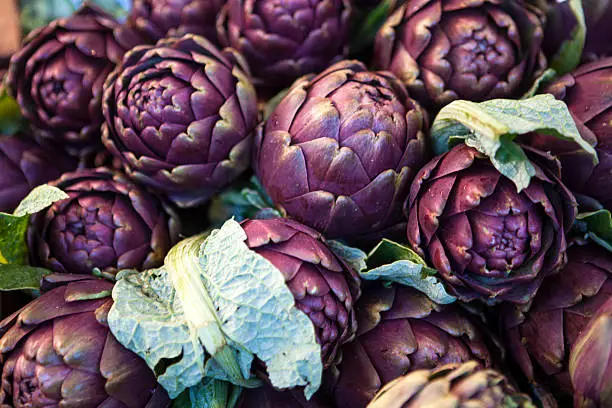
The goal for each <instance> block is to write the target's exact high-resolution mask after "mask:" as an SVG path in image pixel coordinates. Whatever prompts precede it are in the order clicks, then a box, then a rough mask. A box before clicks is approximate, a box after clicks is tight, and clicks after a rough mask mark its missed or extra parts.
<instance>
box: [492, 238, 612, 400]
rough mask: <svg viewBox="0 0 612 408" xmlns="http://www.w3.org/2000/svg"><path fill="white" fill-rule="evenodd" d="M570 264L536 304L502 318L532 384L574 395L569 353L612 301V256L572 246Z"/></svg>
mask: <svg viewBox="0 0 612 408" xmlns="http://www.w3.org/2000/svg"><path fill="white" fill-rule="evenodd" d="M567 256H568V263H567V265H566V266H565V268H564V269H563V270H562V271H561V272H559V273H558V274H556V275H554V276H551V277H549V278H546V279H545V280H544V282H543V283H542V286H541V288H540V289H539V290H538V293H537V294H536V296H535V298H534V299H533V301H532V303H531V304H530V305H528V306H526V307H521V308H519V307H508V308H507V309H506V310H504V313H503V317H504V318H503V322H504V323H503V327H504V329H503V335H502V336H503V338H504V339H506V343H507V345H508V349H509V351H510V352H511V353H512V355H513V357H514V360H515V361H516V362H517V363H518V365H519V366H520V367H521V369H522V371H523V373H524V374H525V375H526V377H527V379H528V380H529V381H530V382H532V383H536V382H539V383H542V382H543V383H545V384H546V385H547V386H549V387H550V388H551V389H552V390H554V391H555V392H556V393H557V395H571V394H572V393H573V388H572V385H571V382H570V377H569V372H568V369H569V360H568V358H569V352H570V350H571V348H572V346H573V345H574V344H575V343H576V338H577V337H578V336H579V335H580V333H582V332H583V330H584V328H585V326H586V325H587V323H588V322H589V321H590V319H591V317H592V316H593V314H594V313H595V311H596V310H597V309H598V308H599V307H600V306H601V305H602V304H603V303H604V302H606V301H607V300H608V299H610V298H611V297H612V255H611V254H610V253H608V252H607V251H606V250H604V249H602V248H600V247H598V246H596V245H594V244H590V245H587V246H573V247H571V248H570V249H569V250H568V252H567Z"/></svg>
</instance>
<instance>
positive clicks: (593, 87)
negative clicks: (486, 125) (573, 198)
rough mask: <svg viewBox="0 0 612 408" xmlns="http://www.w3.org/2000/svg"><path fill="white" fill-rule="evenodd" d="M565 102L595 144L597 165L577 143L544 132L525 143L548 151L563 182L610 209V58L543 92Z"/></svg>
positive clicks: (611, 148) (557, 81) (589, 65)
mask: <svg viewBox="0 0 612 408" xmlns="http://www.w3.org/2000/svg"><path fill="white" fill-rule="evenodd" d="M543 92H544V93H550V94H553V95H554V96H555V97H556V98H557V99H560V100H562V101H564V102H565V103H566V104H567V106H568V108H569V110H570V113H571V114H572V117H573V119H574V121H575V122H576V125H577V127H578V130H579V132H580V135H581V136H582V138H583V139H585V140H586V141H587V142H589V143H590V144H592V145H593V146H595V150H596V151H597V155H598V156H599V164H598V165H595V164H594V163H593V159H592V158H591V157H590V156H588V154H587V153H586V152H585V151H584V150H582V149H581V148H580V147H579V146H578V145H577V144H574V143H573V142H570V141H564V140H561V139H558V138H555V137H552V136H547V135H540V134H538V135H533V136H532V137H531V138H530V139H529V141H528V143H529V144H530V145H532V146H534V147H535V148H537V149H540V150H545V151H551V152H552V153H553V154H555V155H556V156H557V157H558V158H559V160H560V161H561V165H562V166H561V168H562V169H565V170H567V169H569V171H563V172H562V178H563V182H564V183H565V184H566V185H567V187H568V188H569V189H571V190H572V191H573V192H575V193H577V194H580V195H585V196H588V197H590V198H593V199H595V200H598V201H599V203H600V204H602V205H603V206H604V207H605V208H608V209H610V210H612V178H611V177H610V172H611V171H612V128H611V127H610V121H612V100H609V98H606V97H602V95H608V94H609V93H610V92H612V58H606V59H602V60H600V61H597V62H593V63H590V64H587V65H582V66H581V67H579V68H578V69H577V70H576V71H574V72H573V73H570V74H567V75H565V76H563V77H561V78H559V79H557V80H556V81H555V82H554V83H552V84H550V85H549V86H548V87H547V88H546V89H544V91H543Z"/></svg>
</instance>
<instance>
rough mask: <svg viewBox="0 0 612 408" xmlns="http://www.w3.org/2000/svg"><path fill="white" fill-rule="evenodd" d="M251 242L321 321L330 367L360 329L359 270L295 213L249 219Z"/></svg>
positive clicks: (318, 331) (311, 315) (300, 306)
mask: <svg viewBox="0 0 612 408" xmlns="http://www.w3.org/2000/svg"><path fill="white" fill-rule="evenodd" d="M241 225H242V229H243V230H244V232H245V233H246V235H247V240H246V244H247V246H248V247H249V248H250V249H251V250H253V251H255V252H256V253H258V254H259V255H261V256H263V257H264V258H266V259H267V260H268V261H270V262H271V263H272V264H273V265H274V266H275V267H276V268H277V269H278V270H279V271H280V272H281V273H282V274H283V276H284V277H285V281H286V283H287V286H288V287H289V290H290V291H291V293H292V294H293V296H294V298H295V305H296V307H297V308H298V309H299V310H301V311H302V312H304V313H305V314H306V315H308V317H309V318H310V320H311V321H312V323H313V324H314V326H315V333H316V335H317V341H318V342H319V344H320V345H321V355H322V359H323V364H324V366H325V367H328V366H330V365H331V364H332V363H334V362H335V360H336V358H337V356H338V354H339V350H338V349H339V348H340V346H341V345H342V344H344V343H346V342H348V341H350V340H352V339H353V338H354V335H355V330H356V329H357V327H356V319H355V314H354V310H353V307H354V303H355V301H356V300H357V299H358V298H359V295H360V289H359V277H358V275H357V273H356V272H355V271H354V270H353V269H352V268H350V267H349V266H348V265H346V264H345V263H344V261H343V260H342V259H341V258H339V257H337V256H336V255H334V253H333V252H332V251H331V250H330V249H329V248H328V246H327V245H326V242H325V240H324V238H323V237H322V236H321V234H319V233H318V232H316V231H314V230H312V229H310V228H308V227H306V226H304V225H302V224H300V223H298V222H296V221H293V220H290V219H286V218H276V219H268V220H246V221H244V222H243V223H242V224H241Z"/></svg>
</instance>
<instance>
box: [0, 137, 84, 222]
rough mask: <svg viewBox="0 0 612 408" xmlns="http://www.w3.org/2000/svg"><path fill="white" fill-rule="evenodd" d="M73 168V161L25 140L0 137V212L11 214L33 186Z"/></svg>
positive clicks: (58, 152) (74, 162)
mask: <svg viewBox="0 0 612 408" xmlns="http://www.w3.org/2000/svg"><path fill="white" fill-rule="evenodd" d="M76 167H77V162H76V160H74V159H72V158H70V157H69V156H67V155H66V154H64V153H62V152H60V151H56V150H52V149H50V148H49V147H47V148H44V149H43V148H42V147H40V146H39V145H38V144H37V143H36V142H34V141H33V140H31V139H30V138H28V137H25V136H19V137H13V136H0V211H2V212H13V210H14V209H15V208H16V207H17V205H18V204H19V202H20V201H21V200H22V199H23V198H25V196H26V195H27V194H28V193H29V192H30V190H32V189H33V188H34V187H36V186H38V185H40V184H44V183H46V182H48V181H51V180H54V179H56V178H58V177H59V176H61V175H62V173H64V172H66V171H71V170H74V169H75V168H76Z"/></svg>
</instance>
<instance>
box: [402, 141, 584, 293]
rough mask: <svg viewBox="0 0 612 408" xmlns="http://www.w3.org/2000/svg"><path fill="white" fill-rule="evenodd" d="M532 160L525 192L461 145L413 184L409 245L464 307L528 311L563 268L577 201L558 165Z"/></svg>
mask: <svg viewBox="0 0 612 408" xmlns="http://www.w3.org/2000/svg"><path fill="white" fill-rule="evenodd" d="M527 153H528V157H530V159H531V164H532V165H533V167H534V170H535V175H534V176H533V178H532V179H531V182H530V184H529V186H528V187H527V188H526V189H524V190H522V191H521V192H517V189H516V186H515V185H514V184H513V182H512V181H511V180H510V179H508V178H506V177H505V176H503V175H501V174H500V173H499V172H498V171H497V170H496V169H495V168H494V167H493V164H492V163H491V162H490V161H489V160H488V158H487V157H486V156H484V155H482V154H480V153H479V152H478V151H476V150H475V149H473V148H471V147H468V146H466V145H464V144H461V145H458V146H456V147H454V148H453V149H452V150H450V151H449V152H447V153H445V154H443V155H441V156H438V157H436V158H435V159H433V160H432V161H431V162H429V163H428V164H427V165H425V167H423V168H422V169H421V171H420V172H419V174H418V175H417V176H416V179H415V181H414V183H413V184H412V187H411V190H410V195H409V197H408V200H407V201H406V214H407V216H408V229H407V232H408V241H409V242H410V244H411V246H412V247H413V249H414V250H415V251H416V252H417V253H418V254H419V255H421V256H423V257H425V258H427V259H428V260H429V261H430V262H431V263H432V264H433V266H434V267H435V268H436V269H437V270H438V272H439V273H440V275H441V276H442V278H443V279H444V280H445V281H446V283H447V284H448V286H449V289H450V291H451V292H452V293H453V294H455V295H456V296H457V297H459V298H460V299H461V300H463V301H471V300H474V299H480V300H483V301H486V302H489V303H495V302H497V301H508V302H513V303H523V304H524V303H527V302H528V301H529V299H530V298H532V297H533V295H534V294H535V292H536V291H537V289H538V287H539V286H540V283H541V282H542V279H544V277H546V276H548V275H550V274H553V273H555V272H557V271H558V270H559V269H560V268H561V267H563V265H564V264H565V261H566V254H565V250H566V246H567V243H566V239H565V233H566V232H567V231H569V229H570V228H571V226H572V223H573V222H574V218H575V216H576V207H577V204H576V200H575V198H574V196H573V195H572V194H571V193H570V192H569V190H567V188H566V187H565V186H564V185H563V184H562V183H561V182H560V181H559V178H558V177H559V166H558V163H557V162H555V161H553V160H552V159H550V158H549V157H547V156H544V155H543V154H542V153H539V152H537V151H535V150H527ZM555 164H556V165H557V166H555Z"/></svg>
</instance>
